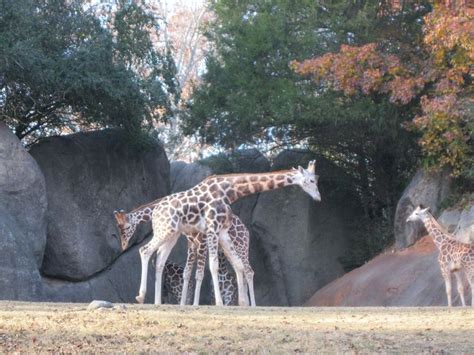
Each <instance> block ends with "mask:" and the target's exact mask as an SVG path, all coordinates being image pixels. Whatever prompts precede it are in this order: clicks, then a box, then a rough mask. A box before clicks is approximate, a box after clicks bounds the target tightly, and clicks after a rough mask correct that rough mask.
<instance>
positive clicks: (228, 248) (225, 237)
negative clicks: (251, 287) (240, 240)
mask: <svg viewBox="0 0 474 355" xmlns="http://www.w3.org/2000/svg"><path fill="white" fill-rule="evenodd" d="M219 243H220V245H221V247H222V249H223V250H224V253H225V255H226V256H227V258H228V259H229V261H230V263H231V265H232V267H233V268H234V271H235V276H236V277H237V291H238V293H239V306H248V301H247V299H248V298H247V296H246V294H245V291H244V290H245V286H244V277H243V275H244V264H243V262H242V260H241V259H240V257H239V255H238V254H237V252H236V250H235V248H234V246H233V244H232V241H231V240H230V238H229V234H228V233H227V231H226V230H224V231H221V233H220V235H219Z"/></svg>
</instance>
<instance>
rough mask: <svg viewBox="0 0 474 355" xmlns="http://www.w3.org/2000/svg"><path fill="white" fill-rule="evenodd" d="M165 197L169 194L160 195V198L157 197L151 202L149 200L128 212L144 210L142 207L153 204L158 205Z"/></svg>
mask: <svg viewBox="0 0 474 355" xmlns="http://www.w3.org/2000/svg"><path fill="white" fill-rule="evenodd" d="M165 197H168V196H164V197H160V198H158V199H156V200H153V201H151V202H148V203H145V204H143V205H140V206H138V207H136V208H134V209H133V210H131V211H129V212H127V213H133V212H137V211H140V210H142V209H144V208H147V207H151V206H153V205H156V204H157V203H158V202H160V201H161V200H163V199H164V198H165Z"/></svg>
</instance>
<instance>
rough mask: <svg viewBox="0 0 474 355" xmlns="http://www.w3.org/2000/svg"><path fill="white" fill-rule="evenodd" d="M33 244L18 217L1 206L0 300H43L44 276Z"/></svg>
mask: <svg viewBox="0 0 474 355" xmlns="http://www.w3.org/2000/svg"><path fill="white" fill-rule="evenodd" d="M29 231H30V232H31V229H30V230H29ZM33 242H34V240H33V241H32V240H31V235H29V234H28V232H27V231H24V230H23V228H22V226H21V225H20V224H19V223H18V220H17V218H15V217H13V216H12V215H11V213H10V211H8V210H7V209H6V208H5V207H3V206H1V205H0V299H2V300H22V301H36V300H38V299H40V298H41V295H42V287H41V276H40V274H39V272H38V266H37V264H36V262H37V257H38V255H37V254H36V252H37V250H35V247H34V243H33Z"/></svg>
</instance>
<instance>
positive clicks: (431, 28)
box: [290, 4, 474, 174]
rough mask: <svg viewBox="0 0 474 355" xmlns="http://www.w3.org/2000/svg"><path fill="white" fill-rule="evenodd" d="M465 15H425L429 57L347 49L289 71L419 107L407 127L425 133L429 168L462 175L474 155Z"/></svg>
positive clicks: (374, 47) (473, 34)
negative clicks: (468, 120) (470, 139)
mask: <svg viewBox="0 0 474 355" xmlns="http://www.w3.org/2000/svg"><path fill="white" fill-rule="evenodd" d="M464 10H465V8H464V7H462V6H461V7H457V9H454V10H453V8H452V7H451V6H445V4H442V5H438V6H435V7H434V10H433V11H432V12H430V13H429V14H428V15H427V16H425V18H424V36H423V44H422V45H423V46H424V48H423V49H424V53H425V56H426V57H425V58H411V60H409V61H405V62H402V60H401V59H400V58H399V57H398V56H396V55H393V54H387V53H384V52H383V51H382V50H381V49H380V48H379V46H378V44H376V43H369V44H366V45H363V46H348V45H343V46H341V48H340V50H339V52H338V53H327V54H325V55H323V56H321V57H317V58H312V59H308V60H305V61H302V62H297V61H293V62H291V63H290V66H291V67H292V68H293V70H295V71H296V72H297V73H299V74H301V75H304V76H309V77H311V78H312V79H313V80H314V81H315V82H316V83H318V84H319V85H321V86H322V87H326V88H329V89H332V90H337V91H342V92H343V93H344V94H345V95H347V96H355V95H375V94H377V95H380V94H384V95H388V97H389V99H390V101H391V102H393V103H394V104H398V105H407V104H413V103H418V102H419V104H418V105H419V107H418V111H419V115H417V116H416V117H414V118H413V120H412V121H411V122H408V123H407V124H406V127H407V128H409V129H416V130H418V131H420V132H421V138H420V141H419V143H420V145H421V148H422V151H423V153H424V156H425V161H426V162H427V163H428V165H429V166H436V167H444V166H449V167H451V168H452V169H453V172H454V174H459V173H461V172H462V170H463V166H464V164H465V162H466V160H467V159H469V158H470V153H472V152H470V149H472V148H470V146H469V145H468V142H467V139H468V136H469V131H468V130H469V128H468V127H469V126H468V125H466V114H465V112H464V111H463V110H462V107H463V105H462V101H463V100H464V99H465V98H466V96H468V95H469V94H472V84H471V83H472V79H473V68H474V40H473V38H474V18H473V16H472V13H471V12H469V11H464ZM415 100H416V101H415Z"/></svg>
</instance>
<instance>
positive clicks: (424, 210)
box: [420, 207, 430, 213]
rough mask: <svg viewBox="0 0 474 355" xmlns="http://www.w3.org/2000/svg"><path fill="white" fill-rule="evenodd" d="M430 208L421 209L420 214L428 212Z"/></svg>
mask: <svg viewBox="0 0 474 355" xmlns="http://www.w3.org/2000/svg"><path fill="white" fill-rule="evenodd" d="M429 210H430V208H429V207H426V208H423V209H422V210H421V211H420V212H421V213H425V212H429Z"/></svg>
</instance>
